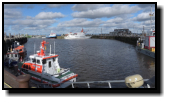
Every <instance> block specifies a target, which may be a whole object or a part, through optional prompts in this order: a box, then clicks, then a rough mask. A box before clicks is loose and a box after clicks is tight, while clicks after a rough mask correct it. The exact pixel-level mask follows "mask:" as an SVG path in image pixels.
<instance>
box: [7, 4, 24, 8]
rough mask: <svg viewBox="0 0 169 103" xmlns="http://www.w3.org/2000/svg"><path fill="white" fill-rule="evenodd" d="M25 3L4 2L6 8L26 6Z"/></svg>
mask: <svg viewBox="0 0 169 103" xmlns="http://www.w3.org/2000/svg"><path fill="white" fill-rule="evenodd" d="M24 5H25V4H4V7H5V8H17V7H21V8H22V7H24Z"/></svg>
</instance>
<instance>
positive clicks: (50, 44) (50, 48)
mask: <svg viewBox="0 0 169 103" xmlns="http://www.w3.org/2000/svg"><path fill="white" fill-rule="evenodd" d="M50 55H51V44H50Z"/></svg>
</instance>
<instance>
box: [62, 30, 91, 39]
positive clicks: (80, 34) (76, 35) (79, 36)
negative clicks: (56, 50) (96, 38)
mask: <svg viewBox="0 0 169 103" xmlns="http://www.w3.org/2000/svg"><path fill="white" fill-rule="evenodd" d="M90 37H91V36H86V35H85V33H84V31H83V28H82V30H81V32H78V33H72V32H70V33H68V34H67V36H65V37H64V38H65V39H89V38H90Z"/></svg>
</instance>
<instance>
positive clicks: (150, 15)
mask: <svg viewBox="0 0 169 103" xmlns="http://www.w3.org/2000/svg"><path fill="white" fill-rule="evenodd" d="M151 16H152V6H151V13H150V18H151V21H150V30H151V22H152V17H151Z"/></svg>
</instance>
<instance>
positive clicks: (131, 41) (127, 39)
mask: <svg viewBox="0 0 169 103" xmlns="http://www.w3.org/2000/svg"><path fill="white" fill-rule="evenodd" d="M91 38H94V39H115V40H119V41H122V42H126V43H129V44H132V45H136V43H137V40H138V38H139V37H138V36H137V37H131V36H130V37H127V36H92V37H91Z"/></svg>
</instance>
